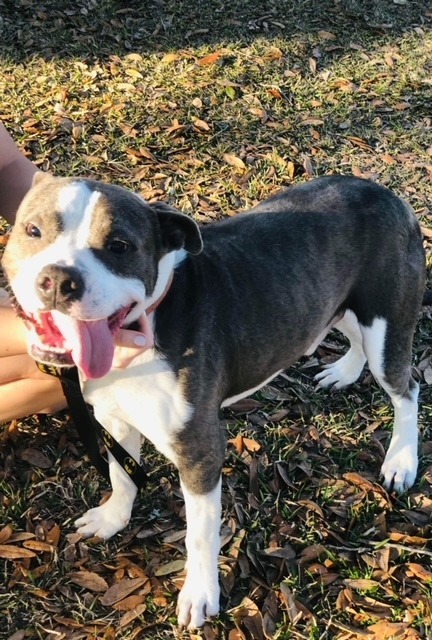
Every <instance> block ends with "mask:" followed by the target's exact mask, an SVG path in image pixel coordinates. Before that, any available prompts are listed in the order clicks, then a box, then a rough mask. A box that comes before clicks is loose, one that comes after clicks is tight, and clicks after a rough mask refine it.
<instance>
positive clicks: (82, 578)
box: [68, 571, 108, 592]
mask: <svg viewBox="0 0 432 640" xmlns="http://www.w3.org/2000/svg"><path fill="white" fill-rule="evenodd" d="M68 578H69V580H70V581H71V582H73V583H74V584H77V585H78V586H79V587H83V588H84V589H88V590H89V591H96V592H100V591H106V590H107V589H108V584H107V582H106V580H104V578H102V576H100V575H98V574H97V573H94V572H93V571H76V572H75V573H70V574H69V575H68Z"/></svg>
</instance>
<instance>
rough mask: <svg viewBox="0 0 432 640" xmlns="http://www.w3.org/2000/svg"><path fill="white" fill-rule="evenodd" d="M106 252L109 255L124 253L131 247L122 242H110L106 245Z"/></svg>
mask: <svg viewBox="0 0 432 640" xmlns="http://www.w3.org/2000/svg"><path fill="white" fill-rule="evenodd" d="M107 249H108V251H111V253H117V254H121V253H126V252H127V251H129V250H130V249H131V245H130V244H129V243H128V242H125V241H124V240H111V242H110V243H109V244H108V245H107Z"/></svg>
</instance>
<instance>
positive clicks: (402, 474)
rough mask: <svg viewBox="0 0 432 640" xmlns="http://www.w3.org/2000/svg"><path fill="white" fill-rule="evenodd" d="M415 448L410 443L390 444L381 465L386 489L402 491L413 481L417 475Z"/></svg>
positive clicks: (410, 485)
mask: <svg viewBox="0 0 432 640" xmlns="http://www.w3.org/2000/svg"><path fill="white" fill-rule="evenodd" d="M417 466H418V458H417V450H416V448H415V447H413V446H412V445H410V444H407V445H405V446H400V447H397V446H394V447H392V445H390V448H389V450H388V452H387V455H386V457H385V460H384V464H383V466H382V467H381V476H382V478H383V485H384V487H385V488H386V489H387V490H388V491H396V493H403V492H404V491H406V490H407V489H409V488H410V487H412V485H413V484H414V482H415V479H416V476H417Z"/></svg>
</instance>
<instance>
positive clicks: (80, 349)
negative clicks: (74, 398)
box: [14, 301, 135, 379]
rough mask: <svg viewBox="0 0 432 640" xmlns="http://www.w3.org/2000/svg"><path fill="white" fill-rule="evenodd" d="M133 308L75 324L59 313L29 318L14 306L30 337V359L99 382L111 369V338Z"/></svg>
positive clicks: (132, 305) (17, 306) (112, 352)
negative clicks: (73, 370)
mask: <svg viewBox="0 0 432 640" xmlns="http://www.w3.org/2000/svg"><path fill="white" fill-rule="evenodd" d="M14 302H15V301H14ZM134 306H135V303H133V304H131V305H128V306H126V307H123V308H121V309H118V310H117V311H116V312H115V313H113V314H111V315H110V316H109V317H108V318H105V319H102V320H78V319H76V318H72V317H70V316H67V315H65V314H64V313H60V312H59V311H42V312H38V313H35V314H30V313H27V312H25V311H24V309H23V308H22V307H21V306H20V305H19V304H17V303H16V302H15V308H16V311H17V313H18V315H19V316H20V317H21V318H22V320H24V322H25V324H26V327H27V329H28V331H29V334H30V353H31V355H32V356H33V358H35V360H38V361H39V362H43V363H44V364H52V365H55V366H60V367H62V366H63V367H64V366H66V367H70V366H74V365H76V366H77V367H78V368H79V369H80V370H81V371H82V373H83V374H84V376H85V378H86V379H94V378H102V377H103V376H104V375H106V374H107V373H108V371H109V370H110V369H111V366H112V361H113V356H114V338H115V335H116V333H117V332H118V330H119V329H120V327H121V326H122V325H123V322H124V320H125V318H126V317H127V316H128V314H129V313H130V311H131V310H132V309H133V307H134Z"/></svg>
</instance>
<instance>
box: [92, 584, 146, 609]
mask: <svg viewBox="0 0 432 640" xmlns="http://www.w3.org/2000/svg"><path fill="white" fill-rule="evenodd" d="M146 581H147V578H133V579H132V580H130V579H129V578H124V579H123V580H120V582H116V584H113V585H112V587H110V588H109V589H108V591H107V592H106V593H105V594H104V595H103V596H102V598H101V599H100V601H101V604H103V605H104V606H106V607H109V606H111V605H113V604H115V603H116V602H119V600H123V599H124V598H126V596H128V595H129V594H130V593H132V591H135V589H138V588H139V587H141V586H142V585H143V584H144V583H145V582H146Z"/></svg>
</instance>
